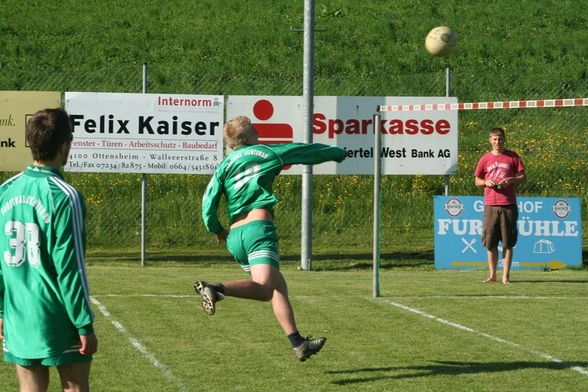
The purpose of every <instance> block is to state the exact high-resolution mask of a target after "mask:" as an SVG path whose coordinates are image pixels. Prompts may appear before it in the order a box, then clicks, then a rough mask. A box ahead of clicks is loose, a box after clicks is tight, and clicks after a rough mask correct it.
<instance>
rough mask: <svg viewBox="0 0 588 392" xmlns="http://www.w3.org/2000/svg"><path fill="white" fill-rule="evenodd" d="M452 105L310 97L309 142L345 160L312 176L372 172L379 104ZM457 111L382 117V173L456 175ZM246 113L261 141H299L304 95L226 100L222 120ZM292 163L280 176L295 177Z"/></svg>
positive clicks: (296, 169) (444, 99)
mask: <svg viewBox="0 0 588 392" xmlns="http://www.w3.org/2000/svg"><path fill="white" fill-rule="evenodd" d="M440 103H445V104H450V103H457V98H451V97H449V98H448V97H331V96H317V97H314V114H313V119H312V123H313V129H312V132H313V142H316V143H323V144H329V145H336V146H339V147H341V148H344V149H345V150H346V152H347V159H346V160H345V161H343V162H341V163H338V164H337V163H333V162H327V163H323V164H320V165H316V166H314V169H313V173H315V174H352V175H355V174H373V171H374V154H375V152H374V133H373V124H372V123H373V116H374V114H375V113H376V110H377V107H378V105H413V104H440ZM457 112H458V111H457V110H421V111H398V112H387V113H382V118H381V124H380V125H379V130H380V132H381V135H382V149H381V151H380V155H381V157H382V173H383V174H423V175H424V174H431V175H449V174H455V173H456V172H457V156H458V149H457V133H458V121H457V120H458V116H457ZM239 115H245V116H248V117H249V118H251V120H252V121H253V123H254V125H255V127H256V129H257V130H258V131H259V134H260V135H259V136H260V142H262V143H266V144H270V143H290V142H303V141H304V117H303V97H300V96H229V97H228V98H227V114H226V118H227V120H229V119H231V118H233V117H236V116H239ZM301 172H302V167H301V166H299V165H297V166H293V167H292V168H290V169H288V170H284V171H283V174H300V173H301Z"/></svg>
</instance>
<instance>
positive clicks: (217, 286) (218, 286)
mask: <svg viewBox="0 0 588 392" xmlns="http://www.w3.org/2000/svg"><path fill="white" fill-rule="evenodd" d="M211 286H212V288H213V289H214V291H216V292H219V293H221V294H224V293H225V286H224V285H223V284H222V283H215V284H212V285H211Z"/></svg>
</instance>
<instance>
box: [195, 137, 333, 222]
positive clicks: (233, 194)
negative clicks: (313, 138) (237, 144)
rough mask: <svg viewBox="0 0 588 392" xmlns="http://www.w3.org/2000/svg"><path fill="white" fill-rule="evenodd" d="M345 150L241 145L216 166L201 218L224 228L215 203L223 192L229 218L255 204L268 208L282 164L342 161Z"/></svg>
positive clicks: (295, 145) (321, 146)
mask: <svg viewBox="0 0 588 392" xmlns="http://www.w3.org/2000/svg"><path fill="white" fill-rule="evenodd" d="M343 159H345V150H343V149H341V148H338V147H331V146H327V145H324V144H318V143H314V144H304V143H291V144H271V145H268V144H256V145H252V146H245V147H241V148H239V149H237V150H235V151H233V152H232V153H231V154H230V155H228V156H227V157H226V158H225V159H224V160H223V161H222V162H221V163H220V165H219V166H218V168H217V170H216V172H215V173H214V175H213V177H212V179H211V180H210V182H209V183H208V186H207V188H206V191H205V192H204V196H203V198H202V219H203V220H204V225H205V226H206V229H207V230H208V231H210V232H212V233H220V232H221V231H222V230H223V226H222V225H221V223H220V221H219V219H218V213H217V212H218V206H219V202H220V199H221V196H222V195H223V194H224V195H225V197H226V200H227V210H228V213H229V221H230V222H231V223H233V221H234V219H235V216H236V215H238V214H241V213H243V212H247V211H251V210H253V209H256V208H266V209H269V210H271V209H272V208H273V207H274V205H275V204H276V202H277V201H278V198H277V197H276V195H275V194H274V193H273V192H272V186H273V183H274V179H275V177H276V176H277V175H278V174H280V171H281V170H282V168H283V167H284V166H287V165H294V164H304V165H314V164H318V163H323V162H326V161H337V162H341V161H342V160H343Z"/></svg>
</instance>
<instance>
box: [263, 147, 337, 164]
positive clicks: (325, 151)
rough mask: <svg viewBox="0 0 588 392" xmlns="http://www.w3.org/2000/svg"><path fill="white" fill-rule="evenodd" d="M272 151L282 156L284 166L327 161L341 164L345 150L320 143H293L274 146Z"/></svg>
mask: <svg viewBox="0 0 588 392" xmlns="http://www.w3.org/2000/svg"><path fill="white" fill-rule="evenodd" d="M272 149H274V151H276V152H277V153H278V155H280V158H281V159H282V161H283V162H284V165H296V164H301V165H316V164H319V163H323V162H327V161H336V162H341V161H343V160H344V159H345V150H343V149H342V148H339V147H333V146H328V145H326V144H320V143H311V144H306V143H292V144H284V145H274V146H272Z"/></svg>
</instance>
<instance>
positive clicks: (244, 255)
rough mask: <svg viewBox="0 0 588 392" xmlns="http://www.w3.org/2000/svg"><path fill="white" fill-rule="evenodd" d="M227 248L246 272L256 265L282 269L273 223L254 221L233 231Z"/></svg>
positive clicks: (276, 234)
mask: <svg viewBox="0 0 588 392" xmlns="http://www.w3.org/2000/svg"><path fill="white" fill-rule="evenodd" d="M227 248H228V249H229V252H231V254H232V255H233V257H234V258H235V260H236V261H237V263H239V265H240V266H241V268H243V269H244V270H245V271H246V272H249V267H250V266H252V265H255V264H270V265H273V266H274V267H276V268H278V269H279V268H280V255H279V252H278V232H277V230H276V227H275V226H274V224H273V222H271V221H253V222H250V223H247V224H244V225H242V226H239V227H236V228H234V229H231V230H230V231H229V236H228V237H227Z"/></svg>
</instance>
